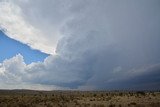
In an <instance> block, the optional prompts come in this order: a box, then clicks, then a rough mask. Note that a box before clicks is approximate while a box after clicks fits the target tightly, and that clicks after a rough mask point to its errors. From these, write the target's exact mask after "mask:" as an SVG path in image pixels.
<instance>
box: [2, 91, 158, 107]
mask: <svg viewBox="0 0 160 107" xmlns="http://www.w3.org/2000/svg"><path fill="white" fill-rule="evenodd" d="M0 107H160V92H147V91H146V92H144V91H112V92H111V91H32V90H10V91H9V90H0Z"/></svg>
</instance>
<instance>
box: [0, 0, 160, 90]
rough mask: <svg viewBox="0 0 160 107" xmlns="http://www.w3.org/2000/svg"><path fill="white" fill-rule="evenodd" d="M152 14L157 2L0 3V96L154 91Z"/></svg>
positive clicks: (156, 26)
mask: <svg viewBox="0 0 160 107" xmlns="http://www.w3.org/2000/svg"><path fill="white" fill-rule="evenodd" d="M159 10H160V1H159V0H132V1H131V0H130V1H129V0H121V1H118V0H65V1H64V0H45V1H44V0H0V30H1V32H0V89H37V90H41V89H43V90H56V89H62V90H63V89H64V90H68V89H69V90H70V89H77V90H128V89H129V90H159V89H160V48H159V46H160V42H159V41H160V12H159ZM4 49H5V50H4Z"/></svg>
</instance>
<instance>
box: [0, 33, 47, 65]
mask: <svg viewBox="0 0 160 107" xmlns="http://www.w3.org/2000/svg"><path fill="white" fill-rule="evenodd" d="M0 52H1V55H0V62H3V60H5V59H10V58H12V57H13V56H15V55H17V54H21V55H23V57H24V61H25V63H26V64H30V63H32V62H38V61H43V60H44V59H45V58H46V57H47V56H48V54H45V53H42V52H40V51H38V50H33V49H31V48H30V47H29V46H28V45H25V44H22V43H21V42H19V41H16V40H14V39H11V38H9V37H7V36H6V35H5V34H4V33H3V32H2V31H1V32H0Z"/></svg>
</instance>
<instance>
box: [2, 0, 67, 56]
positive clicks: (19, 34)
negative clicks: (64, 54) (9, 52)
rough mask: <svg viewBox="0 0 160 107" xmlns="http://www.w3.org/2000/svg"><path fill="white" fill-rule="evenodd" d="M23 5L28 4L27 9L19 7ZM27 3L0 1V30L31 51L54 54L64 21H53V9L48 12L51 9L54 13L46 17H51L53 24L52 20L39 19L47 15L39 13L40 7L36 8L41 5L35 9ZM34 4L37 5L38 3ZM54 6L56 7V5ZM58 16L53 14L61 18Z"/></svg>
mask: <svg viewBox="0 0 160 107" xmlns="http://www.w3.org/2000/svg"><path fill="white" fill-rule="evenodd" d="M23 3H25V4H26V3H28V6H29V7H25V6H24V8H23V7H22V8H21V7H20V6H21V5H22V6H23V5H25V4H23ZM29 3H30V2H29V1H27V2H24V1H19V0H14V1H10V0H8V1H1V2H0V29H1V30H3V31H4V33H5V34H6V35H7V36H9V37H10V38H12V39H15V40H18V41H20V42H22V43H24V44H27V45H29V46H30V47H31V48H33V49H37V50H40V51H42V52H44V53H47V54H54V53H55V49H56V45H57V42H58V40H59V38H61V34H60V26H61V24H62V22H63V21H64V20H63V19H62V20H58V18H57V20H54V19H55V18H54V17H53V16H52V15H54V12H56V10H55V9H54V7H53V8H51V10H50V11H52V10H53V9H54V10H55V11H53V14H51V16H48V17H52V18H53V21H54V23H52V22H51V20H52V19H49V20H47V21H46V19H45V18H42V17H41V15H42V16H43V15H44V16H46V17H47V15H45V14H46V13H41V11H39V9H40V8H41V7H38V6H39V5H41V4H39V5H38V6H37V7H36V6H34V7H32V5H34V4H29ZM31 3H34V2H31ZM35 3H36V4H37V3H39V2H35ZM36 4H35V5H36ZM30 5H31V7H30ZM55 5H57V3H56V4H55ZM46 8H47V7H46ZM56 9H57V8H56ZM45 10H47V9H45ZM57 13H58V12H57ZM47 14H49V13H47ZM58 15H59V14H56V13H55V16H56V17H60V16H61V15H60V16H58ZM62 17H63V16H62ZM56 21H57V22H56ZM48 38H50V39H48Z"/></svg>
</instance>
